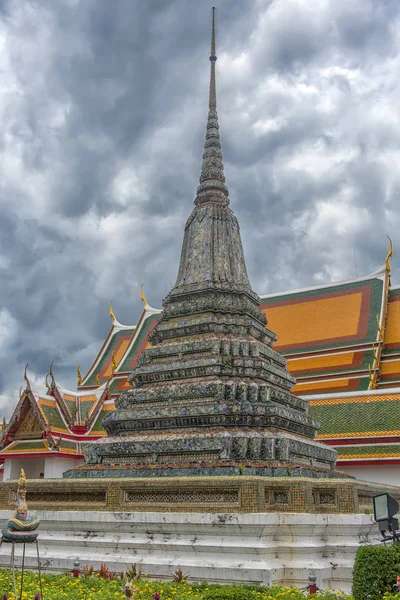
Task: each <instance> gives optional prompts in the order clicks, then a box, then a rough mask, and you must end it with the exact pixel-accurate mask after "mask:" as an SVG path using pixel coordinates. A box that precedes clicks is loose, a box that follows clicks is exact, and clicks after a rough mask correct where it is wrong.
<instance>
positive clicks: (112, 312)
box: [110, 300, 117, 325]
mask: <svg viewBox="0 0 400 600" xmlns="http://www.w3.org/2000/svg"><path fill="white" fill-rule="evenodd" d="M110 317H111V318H112V322H113V325H114V323H115V321H116V320H117V317H116V316H115V315H114V311H113V301H112V300H111V302H110Z"/></svg>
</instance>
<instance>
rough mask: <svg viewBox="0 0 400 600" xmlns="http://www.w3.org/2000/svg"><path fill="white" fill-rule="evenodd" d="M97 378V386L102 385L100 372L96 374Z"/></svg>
mask: <svg viewBox="0 0 400 600" xmlns="http://www.w3.org/2000/svg"><path fill="white" fill-rule="evenodd" d="M95 379H96V385H97V387H100V386H101V383H100V377H99V374H98V373H97V375H96V377H95Z"/></svg>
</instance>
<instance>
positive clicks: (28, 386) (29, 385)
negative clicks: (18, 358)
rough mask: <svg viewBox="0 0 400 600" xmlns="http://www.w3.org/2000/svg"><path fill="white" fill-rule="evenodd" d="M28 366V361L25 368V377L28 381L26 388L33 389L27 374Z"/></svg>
mask: <svg viewBox="0 0 400 600" xmlns="http://www.w3.org/2000/svg"><path fill="white" fill-rule="evenodd" d="M27 368H28V363H26V365H25V369H24V379H25V381H26V386H25V390H31V384H30V381H29V379H28V376H27V374H26V370H27Z"/></svg>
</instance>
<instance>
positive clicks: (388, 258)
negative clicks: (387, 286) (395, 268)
mask: <svg viewBox="0 0 400 600" xmlns="http://www.w3.org/2000/svg"><path fill="white" fill-rule="evenodd" d="M386 235H387V234H386ZM388 239H389V252H388V253H387V256H386V259H385V264H386V271H387V273H390V271H391V270H392V267H391V265H390V257H391V256H393V241H392V238H391V237H390V235H388Z"/></svg>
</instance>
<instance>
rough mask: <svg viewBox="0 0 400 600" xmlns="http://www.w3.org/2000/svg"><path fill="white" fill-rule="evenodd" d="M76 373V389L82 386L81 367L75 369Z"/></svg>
mask: <svg viewBox="0 0 400 600" xmlns="http://www.w3.org/2000/svg"><path fill="white" fill-rule="evenodd" d="M76 371H77V373H78V387H79V386H81V385H82V383H83V379H82V374H81V366H80V365H78V366H77V367H76Z"/></svg>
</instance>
